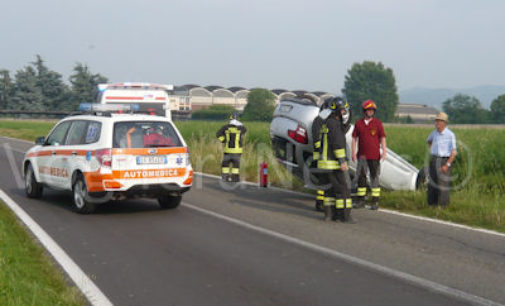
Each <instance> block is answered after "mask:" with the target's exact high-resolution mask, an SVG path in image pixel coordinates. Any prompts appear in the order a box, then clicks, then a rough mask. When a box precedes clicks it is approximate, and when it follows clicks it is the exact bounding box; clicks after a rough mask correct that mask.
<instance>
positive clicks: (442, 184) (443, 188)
mask: <svg viewBox="0 0 505 306" xmlns="http://www.w3.org/2000/svg"><path fill="white" fill-rule="evenodd" d="M448 159H449V158H448V157H438V156H432V157H431V160H430V167H429V168H430V169H429V183H428V205H444V206H445V205H449V191H450V189H451V172H452V167H449V168H448V170H447V172H446V173H443V172H442V170H441V168H442V166H443V165H445V164H446V163H447V160H448Z"/></svg>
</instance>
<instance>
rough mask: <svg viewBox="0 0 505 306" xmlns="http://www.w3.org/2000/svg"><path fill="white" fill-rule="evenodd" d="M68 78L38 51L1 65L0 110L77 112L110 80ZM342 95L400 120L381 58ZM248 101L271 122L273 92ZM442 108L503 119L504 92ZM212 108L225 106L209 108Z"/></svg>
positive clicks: (253, 115) (367, 64)
mask: <svg viewBox="0 0 505 306" xmlns="http://www.w3.org/2000/svg"><path fill="white" fill-rule="evenodd" d="M68 81H69V85H67V83H65V82H64V81H63V77H62V75H61V74H60V73H58V72H56V71H52V70H50V69H49V68H48V67H47V66H46V64H45V62H44V60H43V59H42V58H41V57H40V55H37V56H36V60H35V61H34V62H31V63H30V64H29V65H28V66H26V67H25V68H23V69H21V70H18V71H17V72H16V73H15V74H14V76H13V77H11V74H10V72H9V71H8V70H6V69H0V109H13V110H14V109H15V110H68V111H71V110H76V109H77V106H78V105H79V103H82V102H91V101H94V100H95V98H96V96H97V90H98V89H97V84H99V83H107V81H108V80H107V78H106V77H104V76H102V75H100V74H93V73H92V72H91V71H90V70H89V68H88V66H87V65H85V64H82V63H77V64H76V65H75V67H74V68H73V74H72V75H70V77H69V80H68ZM342 93H343V94H344V96H345V98H346V99H347V100H348V101H349V102H350V104H351V106H352V110H353V113H354V114H357V115H358V116H359V115H360V114H361V112H362V110H361V103H362V102H363V101H365V100H368V99H372V100H373V101H375V102H376V104H377V105H378V110H377V114H376V115H377V117H378V118H380V119H381V120H383V121H385V122H392V121H398V118H395V112H396V108H397V106H398V103H399V97H398V90H397V86H396V79H395V76H394V73H393V70H392V69H391V68H388V67H385V66H384V64H382V63H381V62H372V61H364V62H362V63H355V64H353V65H352V67H351V68H350V69H349V70H348V71H347V75H346V76H345V82H344V88H342ZM247 100H248V103H247V105H246V107H245V109H244V119H249V120H261V121H269V120H271V118H272V112H273V109H274V108H275V96H274V95H273V94H272V93H271V92H270V91H269V90H267V89H254V90H252V91H251V92H250V93H249V95H248V97H247ZM442 109H443V110H444V111H445V112H446V113H447V114H448V115H449V117H450V120H451V122H452V123H470V124H472V123H505V94H504V95H500V96H499V97H497V98H496V99H495V100H494V101H493V102H492V104H491V108H490V110H487V109H484V108H483V107H482V104H481V103H480V101H479V100H478V99H477V98H475V97H471V96H467V95H463V94H457V95H455V96H454V97H452V98H450V99H448V100H446V101H445V102H444V103H443V105H442ZM216 111H217V112H224V111H225V110H223V109H215V110H211V112H216ZM214 115H215V114H214Z"/></svg>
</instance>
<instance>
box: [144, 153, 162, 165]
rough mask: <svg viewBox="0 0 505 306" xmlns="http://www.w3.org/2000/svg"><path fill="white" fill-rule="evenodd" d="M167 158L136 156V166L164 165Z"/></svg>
mask: <svg viewBox="0 0 505 306" xmlns="http://www.w3.org/2000/svg"><path fill="white" fill-rule="evenodd" d="M166 163H167V157H166V156H151V155H147V156H137V165H145V164H166Z"/></svg>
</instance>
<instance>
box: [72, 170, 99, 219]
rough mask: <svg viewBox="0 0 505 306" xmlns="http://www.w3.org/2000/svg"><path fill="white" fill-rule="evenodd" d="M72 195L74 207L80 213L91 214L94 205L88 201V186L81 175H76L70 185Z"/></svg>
mask: <svg viewBox="0 0 505 306" xmlns="http://www.w3.org/2000/svg"><path fill="white" fill-rule="evenodd" d="M72 192H73V195H74V208H75V211H76V212H78V213H80V214H91V213H93V212H94V211H95V208H96V205H95V203H93V202H90V201H89V195H88V187H86V182H85V181H84V178H83V177H82V176H79V177H77V179H76V180H75V183H74V185H73V186H72Z"/></svg>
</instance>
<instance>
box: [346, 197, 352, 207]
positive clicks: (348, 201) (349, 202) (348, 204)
mask: <svg viewBox="0 0 505 306" xmlns="http://www.w3.org/2000/svg"><path fill="white" fill-rule="evenodd" d="M345 208H352V199H351V198H349V199H345Z"/></svg>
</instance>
